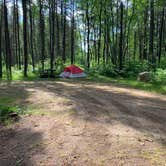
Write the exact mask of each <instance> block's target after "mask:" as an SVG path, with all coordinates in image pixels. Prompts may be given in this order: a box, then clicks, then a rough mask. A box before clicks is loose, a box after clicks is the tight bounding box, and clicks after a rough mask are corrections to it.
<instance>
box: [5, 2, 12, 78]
mask: <svg viewBox="0 0 166 166" xmlns="http://www.w3.org/2000/svg"><path fill="white" fill-rule="evenodd" d="M4 26H5V52H6V71H7V77H8V78H11V76H12V69H11V47H10V36H9V27H8V11H7V7H6V0H4Z"/></svg>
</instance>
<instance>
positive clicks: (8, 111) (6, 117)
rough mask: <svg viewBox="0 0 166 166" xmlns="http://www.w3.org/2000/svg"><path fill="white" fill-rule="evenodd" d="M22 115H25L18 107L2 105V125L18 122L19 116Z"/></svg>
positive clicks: (0, 119) (0, 110)
mask: <svg viewBox="0 0 166 166" xmlns="http://www.w3.org/2000/svg"><path fill="white" fill-rule="evenodd" d="M22 113H23V112H22V109H21V108H20V107H18V106H4V105H0V123H1V124H5V125H8V124H10V123H12V122H13V121H16V120H17V119H18V117H19V115H20V114H22ZM14 114H15V115H14ZM12 115H14V116H12Z"/></svg>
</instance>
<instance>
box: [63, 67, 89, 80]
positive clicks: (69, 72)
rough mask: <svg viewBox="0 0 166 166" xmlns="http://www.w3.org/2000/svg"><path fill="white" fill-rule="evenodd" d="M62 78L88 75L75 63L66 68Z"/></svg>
mask: <svg viewBox="0 0 166 166" xmlns="http://www.w3.org/2000/svg"><path fill="white" fill-rule="evenodd" d="M60 77H62V78H80V77H86V74H85V73H84V71H83V70H82V69H80V68H79V67H77V66H75V65H71V66H68V67H66V68H65V69H64V71H63V72H62V73H61V74H60Z"/></svg>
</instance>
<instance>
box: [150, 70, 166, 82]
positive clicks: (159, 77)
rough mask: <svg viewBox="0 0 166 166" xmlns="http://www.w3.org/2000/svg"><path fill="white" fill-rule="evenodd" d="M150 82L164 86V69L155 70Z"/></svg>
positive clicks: (165, 72)
mask: <svg viewBox="0 0 166 166" xmlns="http://www.w3.org/2000/svg"><path fill="white" fill-rule="evenodd" d="M152 81H153V82H154V83H158V84H165V85H166V69H165V70H163V69H160V68H159V69H157V70H156V72H154V73H152Z"/></svg>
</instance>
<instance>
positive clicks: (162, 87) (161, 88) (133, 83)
mask: <svg viewBox="0 0 166 166" xmlns="http://www.w3.org/2000/svg"><path fill="white" fill-rule="evenodd" d="M85 80H87V81H93V82H101V83H115V84H119V85H122V86H127V87H132V88H136V89H140V90H145V91H150V92H156V93H159V94H166V84H165V83H164V82H155V81H152V82H141V81H138V80H137V77H130V78H123V77H116V78H112V77H108V76H103V75H100V74H94V75H89V76H88V77H87V78H86V79H85Z"/></svg>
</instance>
